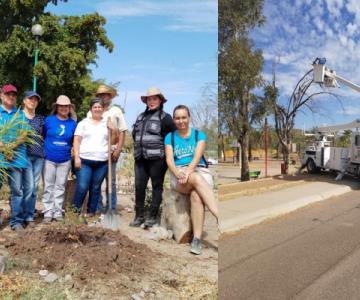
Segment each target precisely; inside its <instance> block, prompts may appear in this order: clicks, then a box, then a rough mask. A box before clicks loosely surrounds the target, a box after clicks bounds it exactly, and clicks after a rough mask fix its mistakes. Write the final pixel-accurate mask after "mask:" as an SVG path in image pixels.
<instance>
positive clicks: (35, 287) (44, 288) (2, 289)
mask: <svg viewBox="0 0 360 300" xmlns="http://www.w3.org/2000/svg"><path fill="white" fill-rule="evenodd" d="M27 275H28V274H25V273H23V272H16V273H9V274H3V275H0V299H3V300H14V299H21V300H70V299H71V300H73V299H74V300H75V299H79V297H77V296H76V295H75V294H74V293H73V292H71V291H69V290H68V289H67V288H66V287H65V286H62V285H61V284H57V283H53V284H46V283H43V282H42V281H40V280H39V279H34V278H30V277H29V276H27Z"/></svg>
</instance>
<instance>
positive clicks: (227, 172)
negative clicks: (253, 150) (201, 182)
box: [218, 159, 300, 185]
mask: <svg viewBox="0 0 360 300" xmlns="http://www.w3.org/2000/svg"><path fill="white" fill-rule="evenodd" d="M281 163H282V160H275V159H272V160H269V161H268V170H267V175H268V177H272V176H277V175H281ZM299 166H300V165H299V162H298V163H297V164H296V165H290V166H289V174H294V173H296V171H297V170H298V167H299ZM249 168H250V171H260V176H259V178H265V161H264V160H263V159H259V160H254V161H252V162H250V163H249ZM218 170H219V172H218V184H219V185H221V184H227V183H234V182H239V181H240V167H239V164H238V163H237V164H233V163H221V164H219V165H218ZM252 180H256V179H252Z"/></svg>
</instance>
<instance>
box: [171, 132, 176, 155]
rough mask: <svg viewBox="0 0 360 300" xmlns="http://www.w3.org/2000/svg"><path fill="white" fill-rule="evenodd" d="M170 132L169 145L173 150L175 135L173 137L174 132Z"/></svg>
mask: <svg viewBox="0 0 360 300" xmlns="http://www.w3.org/2000/svg"><path fill="white" fill-rule="evenodd" d="M170 134H171V146H172V147H173V151H174V148H175V137H174V133H173V132H170Z"/></svg>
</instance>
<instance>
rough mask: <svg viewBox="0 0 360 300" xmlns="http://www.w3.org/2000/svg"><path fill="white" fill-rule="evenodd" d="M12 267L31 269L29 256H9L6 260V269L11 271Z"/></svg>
mask: <svg viewBox="0 0 360 300" xmlns="http://www.w3.org/2000/svg"><path fill="white" fill-rule="evenodd" d="M14 269H20V270H31V269H32V263H31V258H30V257H28V258H26V259H14V258H11V257H9V258H8V259H7V261H6V270H7V271H11V270H14Z"/></svg>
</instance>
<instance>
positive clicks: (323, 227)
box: [219, 191, 360, 300]
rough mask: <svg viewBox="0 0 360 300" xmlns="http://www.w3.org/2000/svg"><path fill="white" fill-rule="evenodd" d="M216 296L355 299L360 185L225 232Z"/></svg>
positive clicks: (359, 270) (359, 279)
mask: <svg viewBox="0 0 360 300" xmlns="http://www.w3.org/2000/svg"><path fill="white" fill-rule="evenodd" d="M219 294H220V297H219V299H251V300H256V299H266V300H267V299H276V300H280V299H316V300H321V299H324V300H325V299H326V300H332V299H334V300H335V299H336V300H339V299H340V300H341V299H360V191H352V192H349V193H347V194H345V195H343V196H339V197H335V198H331V199H329V200H326V201H324V202H320V203H316V204H313V205H311V206H308V207H305V208H303V209H300V210H298V211H296V212H293V213H291V214H288V215H285V216H283V217H280V218H277V219H274V220H270V221H267V222H264V223H262V224H259V225H256V226H253V227H251V228H249V229H246V230H243V231H241V232H239V233H238V234H236V235H232V236H228V237H224V238H222V239H221V240H220V246H219Z"/></svg>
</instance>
